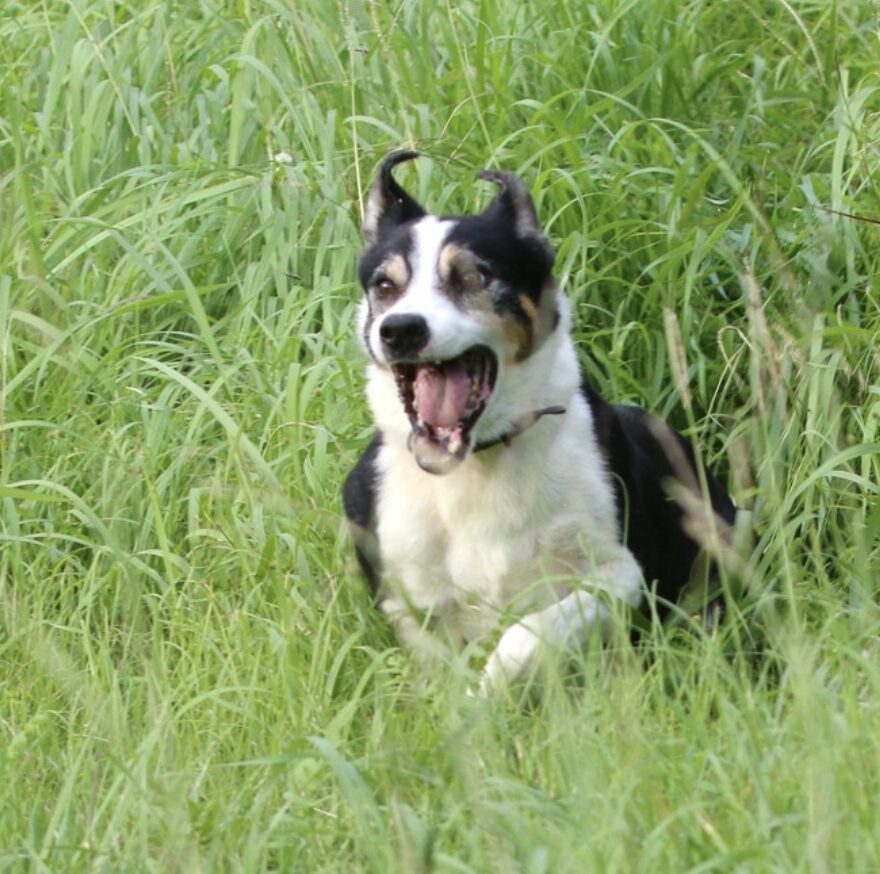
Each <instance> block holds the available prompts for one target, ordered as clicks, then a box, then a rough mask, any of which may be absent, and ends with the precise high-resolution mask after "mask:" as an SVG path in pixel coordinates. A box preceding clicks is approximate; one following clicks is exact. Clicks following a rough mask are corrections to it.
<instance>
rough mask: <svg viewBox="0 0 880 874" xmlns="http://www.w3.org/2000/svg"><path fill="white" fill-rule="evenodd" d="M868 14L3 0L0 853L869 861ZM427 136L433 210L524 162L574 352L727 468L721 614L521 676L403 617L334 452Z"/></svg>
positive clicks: (508, 4)
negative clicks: (364, 541) (736, 553)
mask: <svg viewBox="0 0 880 874" xmlns="http://www.w3.org/2000/svg"><path fill="white" fill-rule="evenodd" d="M878 50H880V45H878V20H877V14H876V8H875V6H874V5H872V4H871V3H868V2H861V0H769V2H767V0H736V2H733V0H714V2H708V0H705V2H703V0H679V2H673V0H629V2H623V3H620V2H611V0H594V2H591V3H577V2H573V0H560V2H558V3H551V4H547V3H538V2H532V0H519V2H513V0H495V2H491V3H490V2H476V0H474V2H470V0H463V2H458V3H455V4H452V3H445V4H442V3H425V2H418V0H402V2H401V0H397V2H394V3H380V2H373V0H363V2H362V0H350V2H338V3H328V2H323V0H296V2H293V0H287V2H280V0H268V2H259V0H238V2H227V3H217V2H210V0H188V2H175V0H165V2H160V0H144V2H141V3H138V4H135V3H129V2H109V0H106V2H99V0H65V2H61V0H43V2H19V0H7V2H6V3H5V4H4V15H3V16H2V17H0V70H2V72H0V83H2V84H0V223H2V227H0V502H2V511H0V785H2V786H3V787H4V788H5V791H4V793H3V797H2V799H0V870H2V871H7V870H8V871H19V870H22V871H30V870H33V871H41V872H45V871H84V870H95V871H162V872H166V871H182V872H183V871H185V872H193V871H205V872H208V871H226V870H228V871H242V872H257V871H271V870H280V871H308V872H312V871H314V872H321V871H326V872H338V871H349V870H351V871H361V870H363V871H380V872H384V871H406V872H417V871H429V870H432V871H444V872H445V871H449V872H466V871H474V872H484V871H504V872H507V871H528V872H535V874H537V872H557V871H572V872H584V871H597V872H607V871H633V872H645V871H651V872H655V871H656V872H662V871H669V872H684V871H692V872H709V871H749V872H751V871H785V872H788V871H811V872H825V871H827V872H840V871H847V872H858V871H865V872H869V871H876V870H880V823H878V819H877V815H876V799H877V797H878V795H880V667H878V665H880V645H878V641H880V611H878V602H877V581H878V575H880V547H878V535H880V499H878V492H880V486H878V481H880V475H878V474H880V452H878V450H880V379H878V374H880V366H878V364H880V354H878V349H880V283H878V274H880V256H878V251H880V246H878V242H880V230H878V227H877V225H876V224H872V223H871V222H870V221H868V219H871V218H873V219H875V220H876V219H877V218H878V217H880V196H878V186H880V177H878V172H880V171H878V167H880V163H878V148H877V143H878V140H880V80H878V63H877V59H878ZM402 144H406V145H409V146H415V147H417V148H418V149H420V150H421V151H423V152H424V153H425V155H426V156H427V157H426V159H424V160H423V161H421V162H420V163H419V164H418V166H417V167H416V168H414V169H408V170H406V171H402V177H403V178H404V180H405V182H406V184H407V185H408V186H409V187H410V188H411V189H412V190H413V191H414V192H415V193H416V194H417V195H418V196H419V197H420V198H422V199H423V200H424V202H425V203H426V204H428V205H430V206H431V207H432V208H433V209H435V210H436V211H438V212H443V211H445V212H460V211H465V210H469V209H476V208H479V207H480V205H481V204H483V203H485V202H486V199H487V197H488V196H489V192H488V191H487V190H486V189H485V186H484V185H483V184H482V183H480V184H476V183H475V182H474V178H473V177H474V172H475V171H476V170H478V169H480V168H483V167H487V166H492V167H504V168H506V169H512V170H516V171H518V172H520V173H521V174H522V175H523V176H524V177H525V178H526V179H527V181H528V183H529V185H530V187H531V189H532V190H533V191H534V193H535V197H536V202H537V204H538V208H539V212H540V214H541V216H542V220H543V221H544V223H545V225H546V227H547V231H548V234H549V235H550V237H551V239H552V241H553V243H554V245H555V247H556V249H557V252H558V259H557V273H558V276H559V278H560V280H561V281H562V282H563V283H564V285H565V287H566V289H567V290H568V293H569V295H570V296H571V299H572V301H573V304H574V308H575V312H576V315H577V325H578V327H577V340H578V342H579V347H580V349H581V350H582V352H583V361H584V367H585V370H586V371H587V373H588V374H589V376H590V377H591V378H592V379H593V381H594V382H595V383H596V384H597V385H598V386H599V387H600V388H601V389H602V390H603V391H604V392H605V393H606V394H607V395H608V396H609V397H612V398H614V399H616V400H629V401H635V402H638V403H641V404H643V405H645V406H647V407H648V408H650V409H651V410H653V411H656V412H657V413H659V414H661V415H663V416H665V417H667V418H669V419H670V420H671V421H672V422H673V423H675V424H676V425H677V426H679V427H681V428H683V429H686V430H688V431H689V432H690V433H691V434H692V435H693V436H694V437H695V438H697V439H698V441H699V443H700V446H701V447H702V452H703V454H704V458H705V461H706V462H707V463H709V464H710V465H711V466H712V467H713V468H714V469H715V470H717V471H718V472H719V473H720V475H721V476H722V478H723V479H724V480H725V481H726V482H727V483H728V485H729V486H730V488H731V489H732V491H733V493H734V494H735V496H736V498H737V501H738V502H739V503H740V504H741V505H742V506H743V507H746V508H748V509H749V511H750V514H751V519H752V522H753V525H754V530H755V532H756V541H757V547H756V549H755V550H754V552H753V553H752V554H751V555H750V556H749V557H748V558H747V561H746V563H745V566H744V567H741V568H738V569H737V574H736V576H735V577H731V585H733V584H734V583H736V582H737V581H739V583H741V584H742V588H743V591H742V593H741V596H740V598H739V600H738V602H737V606H736V607H734V608H733V609H731V611H730V612H729V614H728V619H727V621H726V623H725V624H724V626H723V627H722V628H721V629H720V630H719V631H718V632H717V633H715V634H707V633H705V632H704V631H701V630H699V629H686V628H684V629H678V628H669V627H667V628H655V629H654V630H653V631H652V632H651V633H650V634H649V635H648V636H647V639H646V641H645V643H644V646H643V647H642V648H641V649H639V650H638V651H635V652H634V651H632V650H631V649H630V648H629V647H627V646H625V645H621V646H620V647H614V646H612V647H609V648H606V649H605V650H604V651H598V650H597V651H592V652H589V653H585V655H584V658H583V660H582V661H583V663H582V664H581V665H580V675H581V682H580V684H574V685H572V684H566V683H565V682H564V681H563V680H562V679H554V678H552V677H551V678H550V680H549V681H548V684H547V687H546V688H545V690H544V695H543V697H542V699H541V701H540V702H539V703H537V704H535V705H533V706H532V707H529V708H525V709H524V708H521V707H519V706H516V705H515V704H510V705H508V704H506V703H504V704H496V705H488V704H486V703H483V702H475V701H474V700H472V699H469V698H468V697H467V696H466V695H465V694H464V693H465V690H466V688H467V686H468V684H469V683H470V682H472V681H473V679H474V673H473V668H472V666H470V665H467V664H464V663H461V664H453V665H451V666H450V669H449V671H448V672H447V673H444V674H438V675H435V676H431V677H427V678H425V677H421V676H419V674H418V672H417V671H416V670H415V669H414V668H413V666H412V665H411V664H410V663H409V662H408V660H407V658H406V656H405V655H403V654H402V653H400V652H399V651H398V649H397V648H396V646H395V643H394V640H393V638H392V636H391V634H390V633H389V631H388V629H387V628H386V627H385V626H384V624H383V623H382V621H381V620H380V619H379V618H378V617H377V616H376V615H375V613H374V611H373V610H372V608H371V606H370V603H369V599H368V596H367V593H366V591H365V589H364V587H363V586H362V584H361V582H360V580H359V579H358V577H357V573H356V570H355V568H354V566H353V564H352V561H351V557H350V547H349V544H348V543H347V540H346V537H345V535H344V530H343V525H342V523H341V519H340V508H339V491H340V484H341V481H342V479H343V477H344V475H345V473H346V472H347V470H348V469H349V468H350V467H351V465H352V464H353V462H354V460H355V458H356V456H357V453H358V452H359V451H360V450H361V449H362V447H363V446H364V445H365V443H366V441H367V439H368V436H369V433H370V423H369V418H368V415H367V412H366V408H365V404H364V402H363V400H362V391H361V389H362V376H361V371H362V366H363V361H362V356H361V353H360V351H359V350H358V347H357V344H356V342H355V339H354V337H353V318H354V310H355V307H356V303H357V298H358V289H357V288H356V284H355V279H354V262H355V258H356V253H357V251H358V248H359V241H358V215H359V208H360V206H361V204H362V202H363V197H364V190H365V188H366V186H367V185H368V183H369V180H370V176H371V173H372V169H373V167H374V165H375V163H376V162H377V161H378V160H379V159H380V158H381V157H382V156H383V155H384V154H385V153H386V152H387V151H389V150H390V149H391V148H393V147H398V146H400V145H402ZM287 156H289V159H288V157H287ZM834 210H836V212H834ZM840 213H849V214H851V215H854V216H857V218H852V217H849V218H848V217H845V216H843V215H841V214H840ZM858 217H861V218H858Z"/></svg>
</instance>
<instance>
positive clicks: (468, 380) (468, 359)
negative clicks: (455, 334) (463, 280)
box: [392, 346, 498, 473]
mask: <svg viewBox="0 0 880 874" xmlns="http://www.w3.org/2000/svg"><path fill="white" fill-rule="evenodd" d="M392 371H393V372H394V378H395V380H396V381H397V390H398V392H399V393H400V399H401V401H402V402H403V408H404V410H405V411H406V414H407V416H408V417H409V421H410V424H411V425H412V434H410V438H409V448H410V451H411V452H412V453H413V455H414V456H415V458H416V461H417V462H418V464H419V467H421V468H422V469H423V470H426V471H428V472H429V473H448V472H449V471H450V470H452V468H453V467H455V466H456V465H457V464H458V463H459V462H460V461H462V460H463V459H464V457H465V456H466V455H467V453H468V450H469V449H470V448H471V432H472V431H473V428H474V425H476V423H477V420H478V419H479V418H480V416H481V415H482V414H483V410H485V409H486V404H487V403H488V402H489V398H490V397H491V396H492V389H493V388H494V387H495V378H496V377H497V375H498V360H497V359H496V358H495V355H494V354H493V353H492V352H491V350H489V349H487V348H486V347H485V346H472V347H471V348H470V349H468V350H466V351H465V352H463V353H462V354H461V355H459V356H458V357H457V358H450V359H449V360H448V361H432V362H424V363H414V362H405V363H399V364H394V365H392Z"/></svg>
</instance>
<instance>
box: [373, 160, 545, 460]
mask: <svg viewBox="0 0 880 874" xmlns="http://www.w3.org/2000/svg"><path fill="white" fill-rule="evenodd" d="M414 157H416V154H415V153H414V152H397V153H394V154H392V155H390V156H389V157H388V158H387V159H386V160H385V161H384V162H383V164H382V165H381V167H380V170H379V175H378V178H377V180H376V183H375V184H374V186H373V189H372V191H371V193H370V196H369V200H368V203H367V210H366V215H365V217H364V226H363V237H364V243H365V248H364V251H363V254H362V255H361V259H360V265H359V276H360V280H361V284H362V285H363V288H364V293H365V297H364V301H363V304H362V309H361V322H362V328H363V341H364V343H365V345H366V347H367V351H368V352H369V354H370V356H371V357H372V359H373V360H374V362H375V363H376V365H377V366H378V367H379V368H382V369H384V370H387V371H389V372H390V373H391V374H393V377H394V380H395V382H396V385H397V390H398V394H399V398H400V403H401V404H402V407H403V410H404V412H405V413H406V416H407V418H408V419H409V422H410V426H411V428H412V432H411V434H410V438H409V446H410V449H411V451H412V452H413V454H414V456H415V458H416V461H417V462H418V463H419V465H420V466H421V467H422V468H424V469H425V470H427V471H429V472H431V473H446V472H448V471H449V470H451V469H453V468H454V467H455V466H456V465H457V464H458V463H459V462H460V461H462V460H463V459H464V458H465V457H466V456H467V454H468V453H469V452H470V451H471V450H472V448H473V446H474V443H475V433H476V432H477V431H478V430H479V427H478V423H479V422H480V419H481V417H482V416H483V414H484V413H485V412H486V410H487V409H490V408H491V406H492V403H493V395H494V392H495V390H496V386H497V384H498V381H499V374H502V373H503V374H504V376H505V378H509V376H510V373H511V371H512V370H515V369H516V368H517V367H518V366H520V365H521V364H522V363H523V362H525V361H526V360H527V359H528V358H529V357H530V356H531V355H532V354H533V353H534V352H535V351H536V350H537V349H538V348H539V347H540V346H541V344H542V343H543V342H544V340H545V339H546V337H547V336H548V335H549V334H550V333H551V332H552V331H553V330H554V328H555V326H556V322H557V320H558V314H557V312H556V305H555V284H554V282H553V278H552V272H551V271H552V267H553V252H552V250H551V248H550V246H549V244H548V242H547V240H546V238H545V237H544V236H543V234H542V233H541V231H540V229H539V227H538V224H537V219H536V217H535V208H534V205H533V203H532V199H531V197H530V196H529V193H528V190H527V189H526V187H525V185H524V184H523V182H522V181H521V180H520V179H519V178H518V177H516V176H514V175H513V174H510V173H501V172H488V171H487V172H484V173H481V174H480V176H481V178H484V179H488V180H489V181H491V182H494V183H496V184H498V185H499V186H500V187H501V191H500V193H499V194H498V195H497V197H496V198H495V199H494V200H493V201H492V203H490V204H489V206H488V207H487V208H486V210H485V211H484V212H482V213H481V214H479V215H470V216H456V217H437V216H433V215H429V214H428V213H427V212H426V211H425V210H424V209H422V207H421V206H420V205H419V204H418V203H416V201H415V200H414V199H413V198H412V197H410V195H408V194H407V193H406V192H405V191H404V190H403V189H402V188H401V187H400V185H399V184H398V183H397V182H396V181H395V180H394V178H393V176H392V168H393V167H394V166H395V165H396V164H398V163H400V162H401V161H405V160H409V159H411V158H414ZM493 436H497V435H493Z"/></svg>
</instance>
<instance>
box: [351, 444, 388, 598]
mask: <svg viewBox="0 0 880 874" xmlns="http://www.w3.org/2000/svg"><path fill="white" fill-rule="evenodd" d="M381 448H382V433H381V431H376V433H375V434H374V436H373V439H372V441H371V442H370V445H369V446H367V448H366V449H365V450H364V453H363V455H361V457H360V458H359V459H358V462H357V464H356V465H355V466H354V468H353V469H352V471H351V473H350V474H349V475H348V476H347V477H346V480H345V485H344V486H343V488H342V506H343V509H344V510H345V515H346V518H347V519H348V525H349V528H350V530H351V534H352V538H353V539H354V543H355V550H356V553H357V558H358V562H359V563H360V566H361V569H362V570H363V572H364V575H365V576H366V578H367V581H368V583H369V584H370V589H371V590H372V591H373V593H376V592H377V590H378V587H379V577H380V573H381V568H380V565H379V549H378V544H377V541H376V496H377V491H378V488H379V469H378V456H379V450H380V449H381Z"/></svg>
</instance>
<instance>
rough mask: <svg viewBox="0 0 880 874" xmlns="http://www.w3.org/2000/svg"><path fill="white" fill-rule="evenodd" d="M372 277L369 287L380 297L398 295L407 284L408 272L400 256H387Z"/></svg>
mask: <svg viewBox="0 0 880 874" xmlns="http://www.w3.org/2000/svg"><path fill="white" fill-rule="evenodd" d="M373 275H374V276H375V279H374V280H373V282H372V283H371V287H372V288H373V289H374V290H375V291H376V293H377V294H378V295H380V296H381V297H388V296H390V295H393V294H398V293H399V292H401V291H402V290H403V289H404V288H406V285H407V283H408V282H409V270H408V269H407V266H406V261H405V260H404V259H403V256H402V255H389V256H388V257H387V258H386V259H385V260H384V261H383V262H382V263H381V264H380V265H379V266H378V267H377V268H376V272H375V273H374V274H373Z"/></svg>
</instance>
